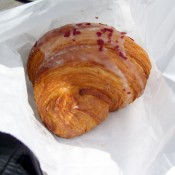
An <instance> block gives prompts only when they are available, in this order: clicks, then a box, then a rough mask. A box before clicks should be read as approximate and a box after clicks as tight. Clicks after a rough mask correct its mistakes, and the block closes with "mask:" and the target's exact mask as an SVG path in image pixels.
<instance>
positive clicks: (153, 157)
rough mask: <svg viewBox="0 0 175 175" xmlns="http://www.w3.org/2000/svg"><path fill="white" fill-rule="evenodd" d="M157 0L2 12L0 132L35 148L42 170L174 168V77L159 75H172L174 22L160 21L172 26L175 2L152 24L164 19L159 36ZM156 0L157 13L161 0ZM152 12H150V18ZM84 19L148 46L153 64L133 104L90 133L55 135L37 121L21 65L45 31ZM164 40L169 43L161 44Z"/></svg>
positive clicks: (102, 172)
mask: <svg viewBox="0 0 175 175" xmlns="http://www.w3.org/2000/svg"><path fill="white" fill-rule="evenodd" d="M161 1H162V3H160V2H161ZM168 1H170V0H168ZM168 1H166V2H168ZM157 2H158V1H156V0H152V1H151V0H145V1H143V0H133V1H132V2H131V0H128V2H125V1H123V0H96V1H94V0H87V1H84V0H44V1H36V2H34V3H32V4H27V5H24V6H20V7H18V8H14V9H11V10H7V11H4V12H2V13H0V109H1V110H0V130H1V131H4V132H8V133H11V134H12V135H14V136H16V137H17V138H18V139H20V140H21V141H23V142H24V143H25V144H26V145H27V146H28V147H29V148H30V149H31V150H32V151H33V152H34V153H35V155H36V156H37V158H38V159H39V161H40V164H41V168H42V170H43V171H44V172H45V173H46V174H48V175H63V174H64V175H70V174H71V175H89V174H91V175H106V174H110V175H164V174H166V173H168V172H170V170H172V168H173V165H175V147H174V144H175V139H174V138H175V94H174V93H173V85H174V84H173V85H172V86H171V83H174V82H175V79H173V78H171V81H172V82H171V83H169V82H168V81H167V80H166V79H167V76H166V79H165V78H164V77H165V73H167V71H168V69H169V70H170V71H171V75H172V77H174V75H175V74H173V73H174V72H172V70H173V69H172V66H173V61H172V60H173V59H171V58H173V56H174V53H175V52H174V50H172V49H173V46H174V40H172V39H170V38H169V36H170V35H168V34H169V33H170V32H171V33H172V34H171V35H172V36H174V28H173V27H174V25H169V27H170V28H168V27H167V28H164V26H166V25H167V23H168V22H167V21H166V20H167V19H168V21H169V23H170V21H171V20H170V19H169V18H170V16H171V15H172V13H173V12H174V11H173V10H172V9H173V6H168V7H169V8H170V7H171V11H170V9H168V7H167V8H165V9H166V10H168V11H170V13H169V15H168V13H167V14H165V13H164V15H167V17H165V18H164V21H161V20H159V22H157V24H156V26H157V28H158V25H159V24H161V27H162V30H163V31H164V30H165V29H166V30H168V32H169V33H168V34H167V33H166V32H165V31H164V32H162V33H161V31H160V30H161V29H160V30H159V32H156V29H155V26H151V25H150V24H153V21H152V20H155V19H156V18H155V16H156V15H157V16H158V14H159V13H160V12H159V11H158V10H156V11H155V10H154V8H153V7H155V6H156V3H157ZM171 2H173V1H172V0H171ZM157 4H158V7H159V8H158V9H159V10H160V9H161V7H162V6H163V5H164V4H163V0H160V1H159V3H157ZM160 4H162V6H161V5H160ZM129 5H130V6H129ZM174 7H175V6H174ZM130 8H131V11H130ZM156 9H157V8H156ZM131 12H132V16H131ZM146 12H149V14H147V13H146ZM150 12H151V13H152V14H154V15H152V16H153V17H152V18H151V15H150ZM95 17H98V19H96V18H95ZM84 21H89V22H101V23H107V24H108V25H112V26H113V27H115V28H117V29H118V30H120V31H125V32H127V33H128V35H129V36H131V37H133V38H134V40H135V41H136V42H138V43H139V44H141V45H142V46H143V47H145V49H146V48H147V49H148V52H149V54H150V58H151V60H152V64H153V68H152V71H151V75H150V78H149V80H148V84H147V87H146V89H145V92H144V94H143V95H142V96H141V97H140V98H138V99H137V100H136V101H135V102H134V103H132V104H130V105H129V106H127V107H126V108H123V109H121V110H119V111H117V112H113V113H110V115H109V117H108V118H107V119H106V120H105V121H104V122H103V123H102V124H100V125H99V126H98V127H97V128H96V129H94V130H93V131H91V132H89V133H87V134H84V135H82V136H80V137H77V138H74V139H70V140H66V139H62V138H58V137H56V136H54V135H52V134H51V133H50V132H49V131H48V130H47V129H46V128H45V127H44V126H43V124H42V123H41V120H40V118H39V116H38V114H37V110H36V106H35V102H34V99H33V89H32V85H31V83H30V82H29V80H28V77H27V75H26V62H27V57H28V54H29V51H30V49H31V47H32V45H33V44H34V43H35V41H36V40H37V39H38V38H39V37H40V36H42V35H43V34H44V33H45V32H46V31H48V30H50V29H52V28H55V27H59V26H62V25H64V24H67V23H73V22H74V23H75V22H84ZM147 29H148V30H147ZM151 29H152V30H151ZM153 29H154V30H153ZM153 31H154V35H153V34H152V32H153ZM160 33H161V35H160ZM151 36H152V37H151ZM153 36H154V37H153ZM160 36H161V38H160ZM140 38H141V39H142V40H141V39H140ZM162 38H163V39H164V41H166V43H167V45H165V44H164V46H162V45H161V42H162V41H161V39H162ZM163 39H162V40H163ZM160 41H161V42H160ZM160 45H161V46H162V47H161V46H160ZM170 46H171V51H170V52H168V51H169V50H168V48H169V47H170ZM163 47H164V48H163ZM165 47H166V48H165ZM163 49H164V50H163ZM166 49H167V50H166ZM159 53H161V54H159ZM168 53H169V55H168ZM160 55H161V56H160ZM162 55H163V56H162ZM170 57H171V58H170ZM174 61H175V59H174ZM160 63H161V64H160ZM163 63H164V64H166V66H165V65H164V64H163ZM160 65H163V66H164V67H166V68H167V69H166V70H167V71H166V72H164V71H163V69H161V66H160ZM167 65H169V67H170V68H171V69H170V68H169V67H168V66H167ZM157 66H158V68H159V69H158V68H157ZM171 172H172V171H171ZM166 175H168V174H166Z"/></svg>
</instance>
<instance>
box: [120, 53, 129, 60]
mask: <svg viewBox="0 0 175 175" xmlns="http://www.w3.org/2000/svg"><path fill="white" fill-rule="evenodd" d="M119 56H120V57H121V58H123V59H124V60H127V57H126V56H125V55H123V53H122V52H119Z"/></svg>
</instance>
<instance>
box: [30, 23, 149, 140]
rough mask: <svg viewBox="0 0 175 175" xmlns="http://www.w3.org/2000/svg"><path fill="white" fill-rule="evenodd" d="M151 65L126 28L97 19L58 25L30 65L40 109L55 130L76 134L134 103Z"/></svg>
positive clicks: (69, 135)
mask: <svg viewBox="0 0 175 175" xmlns="http://www.w3.org/2000/svg"><path fill="white" fill-rule="evenodd" d="M150 69H151V63H150V61H149V58H148V55H147V53H146V52H145V51H144V50H143V49H142V48H141V47H140V46H138V45H137V44H136V43H135V42H134V40H133V39H131V38H129V37H127V36H126V33H125V32H118V31H117V30H116V29H114V28H113V27H109V26H107V25H104V24H100V23H98V24H96V23H79V24H68V25H65V26H63V27H60V28H57V29H53V30H52V31H49V32H48V33H46V34H45V35H44V36H43V37H41V38H40V39H39V40H38V41H37V42H36V44H35V45H34V46H33V48H32V50H31V52H30V55H29V58H28V63H27V70H28V75H29V79H30V80H31V82H32V84H33V87H34V94H35V101H36V105H37V108H38V113H39V115H40V117H41V119H42V121H43V123H44V124H45V126H46V127H47V128H48V129H49V130H50V131H52V132H53V133H54V134H56V135H58V136H60V137H64V138H72V137H75V136H78V135H81V134H83V133H85V132H87V131H90V130H91V129H93V128H94V127H96V126H97V125H98V124H100V123H101V122H102V121H103V120H104V119H105V118H106V117H107V116H108V113H109V111H115V110H117V109H119V108H122V107H124V106H126V105H128V104H129V103H131V102H133V101H134V100H135V99H136V98H137V97H139V96H140V95H141V94H142V93H143V90H144V88H145V86H146V82H147V79H148V77H149V74H150Z"/></svg>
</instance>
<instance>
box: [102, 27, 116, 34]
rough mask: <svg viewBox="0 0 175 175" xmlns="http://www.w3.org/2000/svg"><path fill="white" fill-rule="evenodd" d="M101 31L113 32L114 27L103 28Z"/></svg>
mask: <svg viewBox="0 0 175 175" xmlns="http://www.w3.org/2000/svg"><path fill="white" fill-rule="evenodd" d="M101 31H102V32H103V33H105V32H113V29H110V28H103V29H101Z"/></svg>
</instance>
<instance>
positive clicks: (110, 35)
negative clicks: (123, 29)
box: [108, 32, 112, 43]
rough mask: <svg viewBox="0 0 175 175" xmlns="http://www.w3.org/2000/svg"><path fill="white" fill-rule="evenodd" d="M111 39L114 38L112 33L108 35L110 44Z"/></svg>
mask: <svg viewBox="0 0 175 175" xmlns="http://www.w3.org/2000/svg"><path fill="white" fill-rule="evenodd" d="M111 37H112V32H111V33H109V34H108V39H109V40H108V43H110V42H111Z"/></svg>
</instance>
